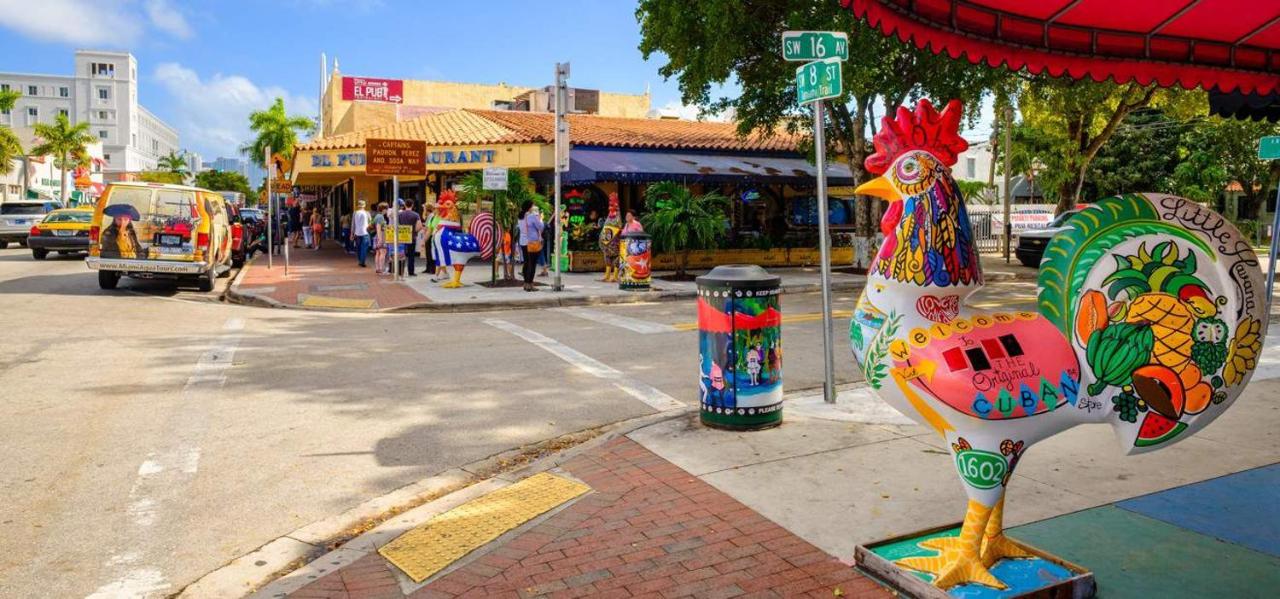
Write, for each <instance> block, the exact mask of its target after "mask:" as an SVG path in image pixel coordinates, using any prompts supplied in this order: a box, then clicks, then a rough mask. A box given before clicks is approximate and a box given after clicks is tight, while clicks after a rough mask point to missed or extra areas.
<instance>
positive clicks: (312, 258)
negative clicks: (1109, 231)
mask: <svg viewBox="0 0 1280 599" xmlns="http://www.w3.org/2000/svg"><path fill="white" fill-rule="evenodd" d="M274 262H275V264H274V267H273V268H270V269H268V268H267V257H266V256H265V255H260V256H258V257H256V258H254V260H253V261H252V262H251V263H250V264H249V265H247V266H246V267H245V268H244V272H243V273H242V274H241V276H239V277H238V278H237V279H236V280H235V281H234V282H233V283H232V284H231V287H230V288H229V289H228V291H227V299H228V300H230V301H233V302H237V303H243V304H250V305H259V306H267V307H276V308H303V309H314V310H378V311H388V310H423V311H446V312H447V311H458V312H473V311H483V310H499V309H508V308H513V307H514V308H540V307H557V306H581V305H597V304H611V303H633V302H653V301H670V300H678V299H688V298H692V297H694V296H695V294H696V290H697V285H696V284H695V283H694V282H693V281H667V280H664V279H663V277H665V276H668V275H671V274H672V273H669V272H657V273H654V278H653V289H652V290H651V291H647V292H636V291H623V290H621V289H618V285H617V284H616V283H605V282H602V281H600V277H601V273H564V274H563V275H562V281H563V285H564V290H563V291H561V292H553V291H551V290H550V289H551V282H552V277H551V276H547V277H538V278H537V279H536V280H535V282H536V283H537V284H538V291H537V292H534V293H529V292H526V291H524V290H523V289H521V288H520V286H519V285H518V284H517V285H515V286H507V287H485V286H483V285H482V283H483V284H487V283H489V282H490V279H491V276H492V272H491V267H490V265H489V264H487V263H481V262H473V263H472V264H471V265H470V266H468V267H467V268H466V270H464V271H463V275H462V281H463V283H464V285H465V286H464V287H462V288H460V289H446V288H444V287H442V286H441V282H439V281H432V280H431V277H430V275H429V274H428V273H426V272H425V271H424V270H423V269H425V261H423V260H419V261H418V264H417V265H418V267H419V272H418V276H416V277H406V278H403V279H401V280H400V281H398V282H393V281H392V280H391V277H390V276H387V275H377V274H375V273H374V272H373V268H372V264H373V262H372V259H371V260H370V262H369V265H370V266H369V267H367V268H359V266H358V265H357V264H356V261H355V257H354V256H351V255H348V254H347V253H346V252H344V251H343V250H342V249H341V248H337V247H333V246H326V247H325V248H324V249H322V250H319V251H315V250H305V249H293V250H291V253H290V268H289V274H288V275H287V276H286V275H285V269H284V258H283V257H282V256H276V257H275V260H274ZM983 269H984V273H985V274H986V277H987V279H988V281H1002V280H1032V279H1034V278H1035V276H1036V271H1035V270H1034V269H1030V268H1026V267H1024V266H1022V265H1020V264H1017V263H1014V264H1005V263H1004V261H1003V260H1000V259H997V258H995V257H985V258H984V259H983ZM704 272H706V271H691V273H692V274H703V273H704ZM770 272H772V273H774V274H777V275H780V276H781V277H782V286H783V289H784V290H785V291H787V292H793V293H796V292H808V291H818V290H820V289H821V274H820V272H819V270H818V268H816V267H795V268H773V269H770ZM501 276H502V275H501V272H499V275H498V277H499V279H500V278H501ZM865 280H866V277H864V276H863V275H856V274H849V273H845V272H833V273H832V275H831V281H832V288H833V289H835V290H838V291H850V290H856V289H858V288H860V287H861V286H862V284H863V282H864V281H865Z"/></svg>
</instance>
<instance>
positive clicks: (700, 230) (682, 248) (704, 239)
mask: <svg viewBox="0 0 1280 599" xmlns="http://www.w3.org/2000/svg"><path fill="white" fill-rule="evenodd" d="M644 201H645V207H646V208H647V209H648V211H647V213H646V214H645V215H644V216H642V217H641V218H640V222H641V223H643V224H644V228H645V231H646V232H648V233H649V234H650V235H652V236H653V242H654V247H655V248H656V249H657V250H658V251H659V252H675V253H677V255H678V256H679V259H678V260H676V276H675V278H676V279H677V280H685V279H688V278H689V276H688V275H687V274H686V273H685V270H686V269H687V268H688V265H689V252H690V251H691V250H695V249H709V248H712V247H715V246H716V244H717V243H719V241H720V240H721V239H723V238H724V236H725V234H726V232H727V231H726V229H727V222H728V219H727V217H726V216H725V211H726V210H727V209H728V207H729V198H726V197H725V196H723V195H721V194H719V193H716V192H711V193H705V194H702V195H694V194H693V193H691V192H690V191H689V188H687V187H685V186H683V185H680V184H677V183H673V182H670V181H664V182H661V183H655V184H653V185H650V186H649V188H648V189H646V190H645V194H644Z"/></svg>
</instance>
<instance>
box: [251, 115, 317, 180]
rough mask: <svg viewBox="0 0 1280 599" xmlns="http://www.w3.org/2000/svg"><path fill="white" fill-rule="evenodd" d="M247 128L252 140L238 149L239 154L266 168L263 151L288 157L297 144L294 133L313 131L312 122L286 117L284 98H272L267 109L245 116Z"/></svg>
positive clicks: (298, 117) (300, 117)
mask: <svg viewBox="0 0 1280 599" xmlns="http://www.w3.org/2000/svg"><path fill="white" fill-rule="evenodd" d="M249 128H250V129H252V130H253V133H254V138H253V141H252V142H250V143H249V144H247V145H244V146H241V148H240V151H241V152H242V153H244V154H246V155H248V156H249V160H251V161H253V162H254V163H255V164H260V165H262V167H263V168H270V165H268V164H267V163H266V157H265V156H264V155H263V152H264V150H265V149H266V148H271V151H272V152H275V153H279V154H281V155H283V156H288V155H289V154H292V153H293V146H294V145H296V144H297V143H298V134H299V133H308V132H310V131H312V130H314V129H315V128H316V123H315V121H313V120H311V119H309V118H307V117H304V116H289V114H288V113H286V112H285V110H284V99H283V98H276V100H275V102H272V103H271V107H270V108H268V109H266V110H255V111H253V112H252V113H250V114H249Z"/></svg>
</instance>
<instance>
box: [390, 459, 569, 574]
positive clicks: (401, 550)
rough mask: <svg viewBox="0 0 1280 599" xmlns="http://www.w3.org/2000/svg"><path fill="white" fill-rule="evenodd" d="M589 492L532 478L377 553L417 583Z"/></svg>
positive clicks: (555, 479) (543, 476)
mask: <svg viewBox="0 0 1280 599" xmlns="http://www.w3.org/2000/svg"><path fill="white" fill-rule="evenodd" d="M590 490H591V487H588V486H587V485H584V484H582V483H580V482H577V481H573V480H569V479H567V478H563V477H559V476H555V475H553V474H547V473H545V472H543V473H539V474H535V475H533V476H530V477H529V478H526V479H524V480H522V481H520V482H518V483H516V484H513V485H511V486H508V487H504V488H502V489H498V490H497V491H494V492H492V493H489V494H488V495H485V496H483V497H479V498H476V499H473V500H471V501H468V502H467V503H464V504H462V505H460V506H458V507H456V508H453V509H451V510H449V511H447V512H445V513H443V514H440V515H438V516H436V517H434V518H432V519H430V520H428V521H427V522H426V523H424V524H423V525H421V526H419V527H417V528H415V529H413V530H410V531H409V532H406V533H404V534H402V535H400V536H399V537H398V538H396V540H394V541H391V542H390V543H387V544H386V545H383V546H382V549H379V550H378V553H380V554H382V557H385V558H387V561H389V562H391V563H392V564H395V566H396V567H397V568H400V569H401V570H403V571H404V573H405V574H407V575H408V576H409V578H412V579H413V581H414V582H422V581H424V580H426V579H427V578H430V577H431V576H432V575H433V574H435V573H437V572H439V571H441V570H443V569H445V568H446V567H448V566H449V564H452V563H453V562H455V561H457V560H458V559H459V558H461V557H462V556H464V555H466V554H468V553H471V552H472V551H474V550H476V549H478V548H480V547H482V546H484V545H485V544H486V543H488V542H490V541H492V540H494V539H496V538H498V537H500V536H502V534H503V533H505V532H507V531H509V530H511V529H513V528H515V527H517V526H520V525H521V524H524V523H525V522H528V521H529V520H532V519H534V518H536V517H538V515H540V514H542V513H544V512H546V511H548V510H550V509H551V508H554V507H556V506H558V505H560V504H562V503H564V502H566V501H569V500H570V499H573V498H574V497H577V496H579V495H582V494H583V493H586V492H587V491H590Z"/></svg>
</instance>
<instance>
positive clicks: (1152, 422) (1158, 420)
mask: <svg viewBox="0 0 1280 599" xmlns="http://www.w3.org/2000/svg"><path fill="white" fill-rule="evenodd" d="M1186 428H1187V425H1186V423H1184V422H1178V421H1177V420H1170V419H1169V418H1165V417H1164V416H1161V415H1159V414H1157V413H1155V412H1147V417H1146V418H1145V419H1143V420H1142V428H1141V429H1139V430H1138V438H1137V439H1134V440H1133V444H1134V446H1136V447H1151V446H1152V445H1159V444H1161V443H1164V442H1166V441H1168V440H1170V439H1172V438H1174V437H1176V436H1178V434H1179V433H1181V432H1182V431H1184V430H1186Z"/></svg>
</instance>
